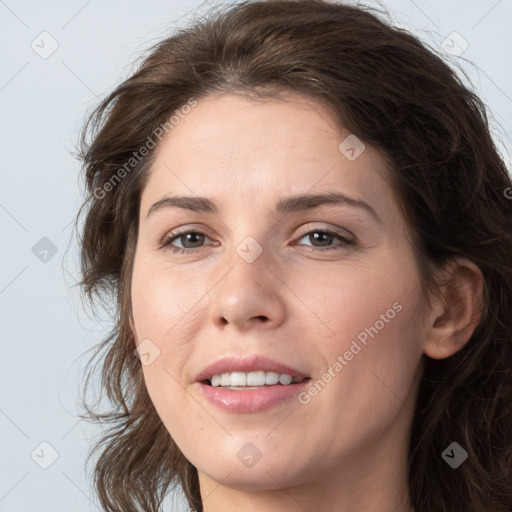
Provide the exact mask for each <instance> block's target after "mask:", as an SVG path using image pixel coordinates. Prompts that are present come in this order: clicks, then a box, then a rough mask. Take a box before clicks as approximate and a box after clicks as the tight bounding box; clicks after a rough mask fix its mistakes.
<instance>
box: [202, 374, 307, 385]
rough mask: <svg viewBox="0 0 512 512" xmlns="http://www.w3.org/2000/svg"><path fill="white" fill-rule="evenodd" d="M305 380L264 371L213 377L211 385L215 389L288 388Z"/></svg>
mask: <svg viewBox="0 0 512 512" xmlns="http://www.w3.org/2000/svg"><path fill="white" fill-rule="evenodd" d="M302 380H303V379H300V378H292V376H291V375H288V374H286V373H281V374H279V373H277V372H265V371H263V370H261V371H257V372H248V373H245V372H231V373H222V374H220V375H213V376H212V378H211V379H210V382H211V385H212V386H214V387H217V386H221V387H244V386H245V387H257V386H265V385H267V386H274V385H275V384H277V383H280V384H282V385H283V386H287V385H289V384H292V383H296V382H301V381H302Z"/></svg>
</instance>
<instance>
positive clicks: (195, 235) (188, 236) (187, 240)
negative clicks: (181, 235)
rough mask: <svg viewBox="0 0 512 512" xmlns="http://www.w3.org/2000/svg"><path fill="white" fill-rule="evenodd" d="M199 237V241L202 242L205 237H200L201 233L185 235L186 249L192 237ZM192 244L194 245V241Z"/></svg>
mask: <svg viewBox="0 0 512 512" xmlns="http://www.w3.org/2000/svg"><path fill="white" fill-rule="evenodd" d="M197 236H198V237H199V241H201V237H203V236H204V235H200V234H199V233H187V234H186V235H185V241H186V243H185V244H184V245H185V247H187V243H188V242H190V239H189V238H190V237H197ZM196 242H197V241H196ZM192 243H194V241H193V240H192Z"/></svg>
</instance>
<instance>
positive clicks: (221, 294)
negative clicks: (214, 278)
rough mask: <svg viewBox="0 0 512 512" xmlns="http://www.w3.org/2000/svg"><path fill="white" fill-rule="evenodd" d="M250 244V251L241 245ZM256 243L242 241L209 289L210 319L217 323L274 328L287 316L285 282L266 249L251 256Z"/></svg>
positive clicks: (220, 324) (253, 327) (240, 326)
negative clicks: (255, 255)
mask: <svg viewBox="0 0 512 512" xmlns="http://www.w3.org/2000/svg"><path fill="white" fill-rule="evenodd" d="M247 247H249V251H247V253H246V252H244V249H247ZM254 250H255V246H254V245H252V246H251V244H250V243H249V244H248V245H244V244H243V243H242V244H240V245H239V246H238V247H237V250H236V251H235V250H234V251H233V254H231V255H230V257H229V258H227V259H229V261H227V262H226V267H225V268H226V270H225V271H224V272H223V273H222V274H223V277H221V278H220V280H219V281H218V283H217V285H216V286H214V288H213V289H212V291H211V294H212V297H211V306H210V320H211V321H212V322H213V323H214V324H216V325H217V326H218V327H222V328H225V327H226V326H227V325H232V326H233V327H235V328H236V329H237V330H239V331H244V330H248V329H255V328H256V329H270V328H276V327H278V326H279V325H280V324H281V323H283V321H284V319H285V317H286V306H285V293H286V286H285V285H284V283H283V281H282V279H281V278H280V277H279V275H278V272H276V269H275V268H272V267H275V262H271V261H270V260H271V258H270V257H268V255H267V253H266V252H265V251H262V252H261V253H260V254H258V255H257V257H256V258H255V259H253V260H252V257H253V256H254V252H253V254H252V255H250V257H247V254H248V253H250V251H254ZM251 260H252V261H251Z"/></svg>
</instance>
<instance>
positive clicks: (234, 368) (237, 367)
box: [196, 355, 308, 382]
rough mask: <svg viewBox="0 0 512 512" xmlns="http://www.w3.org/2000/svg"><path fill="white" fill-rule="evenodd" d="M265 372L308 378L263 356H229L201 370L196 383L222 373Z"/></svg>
mask: <svg viewBox="0 0 512 512" xmlns="http://www.w3.org/2000/svg"><path fill="white" fill-rule="evenodd" d="M258 370H263V371H265V372H276V373H279V374H281V373H286V374H287V375H290V376H291V377H293V378H300V379H305V378H307V377H308V376H307V375H306V374H304V373H302V372H300V371H299V370H296V369H295V368H291V367H290V366H287V365H285V364H283V363H280V362H279V361H276V360H275V359H271V358H269V357H266V356H262V355H250V356H228V357H223V358H222V359H217V361H214V362H213V363H211V364H209V365H208V366H206V367H205V368H204V369H203V370H201V371H200V372H199V373H198V374H197V376H196V381H197V382H202V381H205V380H208V379H211V378H212V376H213V375H220V374H222V373H231V372H246V373H248V372H254V371H258Z"/></svg>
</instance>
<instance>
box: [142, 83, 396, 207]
mask: <svg viewBox="0 0 512 512" xmlns="http://www.w3.org/2000/svg"><path fill="white" fill-rule="evenodd" d="M340 144H341V145H340ZM347 149H349V150H350V151H349V152H348V153H347V152H346V150H347ZM352 149H353V151H352ZM354 155H355V157H356V158H354ZM387 175H388V170H387V161H386V159H385V158H384V156H383V155H382V154H380V152H379V151H377V150H376V149H375V148H373V147H370V146H368V145H363V143H362V141H360V140H359V139H357V138H355V136H354V135H353V134H350V132H349V131H348V130H346V129H344V128H343V127H341V126H339V125H338V124H337V123H336V120H335V117H334V115H333V113H332V112H331V111H330V110H329V109H328V108H327V107H326V106H325V105H323V104H322V103H320V102H317V101H316V100H314V99H312V98H309V97H304V96H300V95H298V94H295V93H288V94H286V95H285V96H281V97H280V98H278V99H265V100H257V101H255V100H254V99H252V98H249V97H246V96H242V95H234V94H226V95H222V96H211V97H207V98H205V99H202V100H200V101H198V102H197V104H196V106H194V107H192V108H191V109H190V111H189V112H188V113H187V114H186V115H183V116H181V119H180V121H179V123H178V124H176V125H174V127H173V129H172V130H171V131H170V132H169V134H168V135H167V137H166V138H165V139H163V140H162V141H161V142H160V143H159V145H158V147H157V149H156V155H155V160H154V162H153V165H152V167H151V170H150V176H149V180H148V182H147V186H146V188H145V190H144V192H143V195H142V208H141V211H147V210H148V209H149V208H150V206H151V203H152V202H153V201H155V200H158V199H160V198H161V197H162V196H165V195H168V194H186V195H193V194H196V195H200V196H211V197H218V198H220V199H221V201H223V202H224V203H236V202H238V205H237V206H238V207H242V206H245V207H247V205H248V204H249V203H248V201H250V202H253V203H254V201H255V200H256V198H263V197H265V198H268V200H271V201H274V200H277V199H278V198H279V197H282V196H283V195H294V194H303V193H306V192H311V193H313V192H315V193H318V192H323V191H327V190H337V191H342V192H345V193H347V194H351V195H353V196H356V197H359V198H361V199H364V200H366V201H368V202H374V203H382V202H385V199H386V196H389V197H388V201H389V200H392V198H391V197H390V196H391V190H390V187H389V185H388V182H387ZM388 206H389V205H388ZM383 207H385V205H383Z"/></svg>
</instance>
